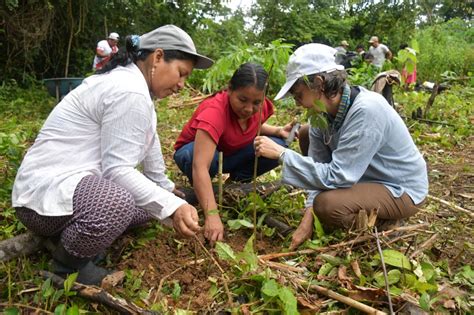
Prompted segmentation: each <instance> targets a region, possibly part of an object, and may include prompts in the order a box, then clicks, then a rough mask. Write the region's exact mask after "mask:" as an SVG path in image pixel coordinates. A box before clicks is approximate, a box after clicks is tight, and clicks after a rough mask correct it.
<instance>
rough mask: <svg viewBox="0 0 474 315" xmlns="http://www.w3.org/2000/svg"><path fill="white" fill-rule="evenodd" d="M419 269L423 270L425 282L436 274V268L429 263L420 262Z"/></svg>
mask: <svg viewBox="0 0 474 315" xmlns="http://www.w3.org/2000/svg"><path fill="white" fill-rule="evenodd" d="M421 270H422V271H423V275H424V276H425V279H426V282H430V280H431V279H433V278H434V276H435V275H436V270H435V268H434V267H433V265H432V264H430V263H427V262H422V263H421Z"/></svg>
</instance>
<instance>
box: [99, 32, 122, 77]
mask: <svg viewBox="0 0 474 315" xmlns="http://www.w3.org/2000/svg"><path fill="white" fill-rule="evenodd" d="M119 38H120V37H119V34H117V33H110V34H109V37H107V39H104V40H101V41H100V42H98V43H97V47H96V49H95V57H94V64H93V65H92V68H93V69H94V70H96V71H97V70H100V69H102V68H103V67H104V65H105V64H106V63H107V62H108V61H109V60H110V58H112V56H113V55H114V54H116V53H117V52H118V50H119V48H118V46H117V44H118V41H119Z"/></svg>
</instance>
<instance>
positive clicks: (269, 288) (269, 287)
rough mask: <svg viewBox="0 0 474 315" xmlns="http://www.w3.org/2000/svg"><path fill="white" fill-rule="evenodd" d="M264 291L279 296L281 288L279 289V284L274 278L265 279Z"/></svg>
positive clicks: (269, 294) (266, 293)
mask: <svg viewBox="0 0 474 315" xmlns="http://www.w3.org/2000/svg"><path fill="white" fill-rule="evenodd" d="M262 292H263V293H264V294H265V295H268V296H272V297H273V296H277V295H278V293H279V292H280V290H279V289H278V284H277V283H276V281H275V280H274V279H270V280H268V281H265V282H264V283H263V286H262Z"/></svg>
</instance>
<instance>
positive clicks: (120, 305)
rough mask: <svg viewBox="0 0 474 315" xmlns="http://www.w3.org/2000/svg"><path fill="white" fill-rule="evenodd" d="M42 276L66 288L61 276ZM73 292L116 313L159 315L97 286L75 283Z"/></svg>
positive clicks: (46, 274) (43, 272) (57, 285)
mask: <svg viewBox="0 0 474 315" xmlns="http://www.w3.org/2000/svg"><path fill="white" fill-rule="evenodd" d="M40 274H41V276H42V277H43V278H44V279H48V278H50V279H51V281H52V283H53V285H54V286H55V287H57V288H63V287H64V279H63V278H61V277H60V276H58V275H55V274H54V273H51V272H49V271H40ZM71 290H72V291H76V292H77V295H78V296H80V297H82V298H85V299H87V300H90V301H94V302H98V303H101V304H103V305H105V306H107V307H110V308H111V309H113V310H115V311H118V312H119V313H120V314H157V313H156V312H154V311H147V310H144V309H142V308H141V307H139V306H137V305H135V304H134V303H132V302H128V301H126V300H124V299H122V298H117V297H114V296H113V295H111V294H110V293H108V292H107V291H105V290H104V289H102V288H99V287H96V286H90V285H84V284H81V283H78V282H75V283H74V285H73V286H72V288H71Z"/></svg>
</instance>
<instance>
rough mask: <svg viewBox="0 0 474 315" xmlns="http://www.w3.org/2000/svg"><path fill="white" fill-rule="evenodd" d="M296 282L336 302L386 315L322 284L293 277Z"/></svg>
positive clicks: (363, 310) (371, 312)
mask: <svg viewBox="0 0 474 315" xmlns="http://www.w3.org/2000/svg"><path fill="white" fill-rule="evenodd" d="M294 280H295V281H296V282H298V284H300V285H302V286H305V287H307V288H308V289H310V290H314V291H316V292H317V293H319V294H322V295H325V296H327V297H329V298H331V299H333V300H336V301H338V302H341V303H344V304H346V305H349V306H350V307H353V308H355V309H358V310H359V311H362V312H365V313H367V314H374V315H387V313H385V312H382V311H379V310H378V309H376V308H373V307H371V306H368V305H366V304H364V303H361V302H359V301H356V300H354V299H351V298H350V297H347V296H344V295H342V294H339V293H337V292H334V291H332V290H329V289H327V288H324V287H322V286H319V285H316V284H310V283H309V282H308V281H306V280H303V279H299V278H295V279H294Z"/></svg>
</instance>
